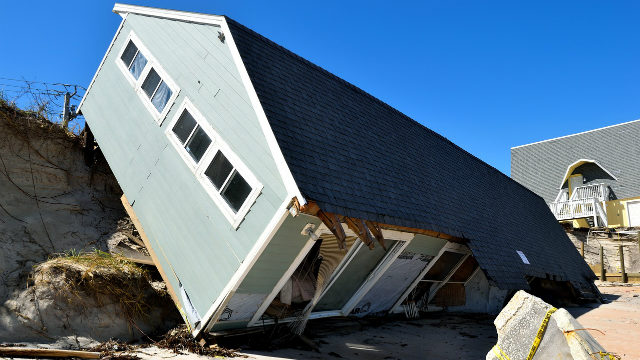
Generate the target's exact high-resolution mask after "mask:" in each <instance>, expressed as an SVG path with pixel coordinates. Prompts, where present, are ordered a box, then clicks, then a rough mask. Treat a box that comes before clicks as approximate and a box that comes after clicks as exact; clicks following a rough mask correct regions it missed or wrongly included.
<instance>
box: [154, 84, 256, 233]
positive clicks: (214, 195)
mask: <svg viewBox="0 0 640 360" xmlns="http://www.w3.org/2000/svg"><path fill="white" fill-rule="evenodd" d="M185 110H186V111H187V112H188V113H189V114H190V115H191V116H192V117H193V119H194V120H195V121H196V124H197V126H199V127H200V128H202V130H204V132H205V133H206V134H207V136H208V137H209V139H210V140H211V143H210V144H209V146H208V147H207V149H206V151H205V152H204V154H203V155H202V158H201V159H200V161H199V162H198V163H196V162H195V160H194V159H193V158H192V157H191V155H189V153H187V151H186V149H185V145H182V144H180V142H179V140H178V138H177V137H176V136H175V134H174V132H173V127H174V126H175V124H176V123H177V122H178V120H179V119H180V117H181V116H182V113H183V112H184V111H185ZM196 129H197V127H196V128H194V131H195V130H196ZM164 132H165V135H166V136H167V138H168V139H169V142H170V143H171V144H172V145H173V147H174V148H175V149H176V151H177V152H178V153H179V154H180V157H181V158H182V159H183V160H184V161H185V163H186V164H187V166H188V167H189V169H191V171H192V172H193V174H194V176H195V177H196V179H197V180H198V182H199V183H200V185H201V186H202V187H203V188H204V190H205V191H206V192H207V194H208V195H209V196H210V197H211V199H212V200H213V202H214V203H215V204H216V205H217V207H218V209H219V210H220V212H221V213H222V215H224V217H225V218H226V219H227V220H228V221H229V223H230V224H231V226H233V228H234V229H237V228H238V226H240V223H242V221H243V220H244V218H245V217H246V215H247V213H248V212H249V209H251V207H252V206H253V204H254V203H255V202H256V200H257V198H258V196H259V195H260V193H261V192H262V189H263V188H264V185H263V184H262V183H261V182H260V181H259V180H258V178H257V177H256V176H255V175H254V174H253V172H252V171H251V169H249V167H247V166H246V165H245V164H244V162H243V161H242V160H241V159H240V157H239V156H237V155H236V154H235V152H233V150H231V147H230V146H229V145H228V144H227V143H226V142H225V141H224V140H223V139H222V137H221V136H220V135H219V134H218V132H217V131H215V130H214V129H213V127H212V126H211V124H210V123H209V122H208V121H207V120H206V118H205V117H204V115H202V113H201V112H200V111H199V110H198V109H197V108H196V107H195V106H194V105H193V103H191V101H190V100H189V98H188V97H185V98H184V100H183V101H182V103H181V104H180V107H179V108H178V111H177V112H176V113H175V115H174V116H173V119H171V121H170V123H169V126H167V128H166V129H165V130H164ZM187 141H188V140H187ZM218 151H220V152H221V153H222V155H223V156H224V157H225V158H227V160H228V161H229V163H230V164H231V165H232V166H233V169H232V172H231V173H229V177H228V178H227V181H229V179H230V178H231V175H232V174H233V172H234V171H235V172H237V173H238V174H240V176H241V177H242V178H243V179H244V180H245V181H246V182H247V184H249V186H250V187H251V192H250V193H249V195H247V198H246V199H245V200H244V203H243V204H242V206H241V207H240V208H239V209H238V211H234V210H233V209H232V208H231V206H230V205H229V204H228V203H227V201H226V200H225V199H224V198H223V197H222V192H224V190H225V186H226V183H225V184H223V185H222V186H221V187H220V189H216V188H215V186H213V184H212V183H211V181H210V180H209V178H208V177H207V176H206V175H205V171H206V170H207V168H208V167H209V165H210V164H211V162H212V161H213V158H214V157H215V155H216V154H217V152H218Z"/></svg>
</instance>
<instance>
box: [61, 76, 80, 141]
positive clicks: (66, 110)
mask: <svg viewBox="0 0 640 360" xmlns="http://www.w3.org/2000/svg"><path fill="white" fill-rule="evenodd" d="M67 86H73V87H74V90H73V94H69V92H68V91H67V92H66V93H65V94H64V106H63V107H62V128H63V129H65V130H67V128H68V127H69V122H70V121H71V118H72V117H75V116H76V114H75V106H74V107H71V105H69V102H70V101H71V98H72V97H74V96H75V95H76V94H77V93H78V87H77V85H65V88H66V87H67Z"/></svg>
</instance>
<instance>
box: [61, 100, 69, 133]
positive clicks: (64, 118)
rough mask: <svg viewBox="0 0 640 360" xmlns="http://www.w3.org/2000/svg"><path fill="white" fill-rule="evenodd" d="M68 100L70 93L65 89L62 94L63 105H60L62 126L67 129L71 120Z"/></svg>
mask: <svg viewBox="0 0 640 360" xmlns="http://www.w3.org/2000/svg"><path fill="white" fill-rule="evenodd" d="M69 100H71V94H69V92H68V91H67V93H66V94H64V105H63V107H62V128H63V129H65V130H66V129H67V127H69V121H70V120H71V111H70V110H71V109H69Z"/></svg>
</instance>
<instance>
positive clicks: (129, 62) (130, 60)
mask: <svg viewBox="0 0 640 360" xmlns="http://www.w3.org/2000/svg"><path fill="white" fill-rule="evenodd" d="M120 59H121V60H122V62H123V63H124V65H125V66H126V67H127V69H129V72H131V75H133V77H134V78H135V79H136V80H138V78H139V77H140V74H142V70H144V67H145V66H146V65H147V58H146V57H145V56H144V55H142V53H141V52H140V50H138V47H137V46H136V45H135V44H134V43H133V41H131V40H129V43H128V44H127V47H126V48H125V49H124V52H123V53H122V55H121V56H120Z"/></svg>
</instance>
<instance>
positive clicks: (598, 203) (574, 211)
mask: <svg viewBox="0 0 640 360" xmlns="http://www.w3.org/2000/svg"><path fill="white" fill-rule="evenodd" d="M566 198H567V192H566V189H563V190H560V193H559V194H558V196H557V197H556V201H554V202H552V203H550V204H549V208H550V209H551V212H552V213H553V215H555V217H556V219H558V220H571V219H581V218H593V223H594V226H599V225H602V226H608V222H607V214H606V211H605V208H604V201H607V200H608V199H609V187H608V186H606V185H605V184H596V185H586V186H580V187H577V188H575V189H574V190H573V192H572V194H571V197H570V198H569V200H564V199H566ZM560 199H562V200H560ZM558 200H560V201H558Z"/></svg>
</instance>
